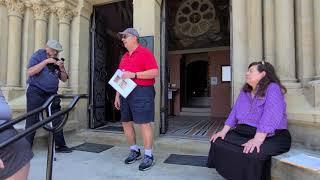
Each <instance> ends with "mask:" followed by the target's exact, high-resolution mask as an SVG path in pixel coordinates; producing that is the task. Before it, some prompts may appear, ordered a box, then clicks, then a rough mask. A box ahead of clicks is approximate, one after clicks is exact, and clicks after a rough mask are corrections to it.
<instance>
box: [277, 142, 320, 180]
mask: <svg viewBox="0 0 320 180" xmlns="http://www.w3.org/2000/svg"><path fill="white" fill-rule="evenodd" d="M299 154H306V155H310V156H312V157H316V158H320V152H319V151H310V150H309V149H305V148H303V147H293V148H291V150H290V151H289V152H288V153H285V154H281V155H279V156H275V157H273V158H272V167H271V172H272V173H271V174H272V179H273V180H302V179H305V180H319V179H320V170H313V169H310V168H308V167H304V166H303V165H301V164H299V163H291V164H288V163H287V162H286V161H285V160H284V158H288V157H292V156H295V155H299ZM318 165H319V164H318Z"/></svg>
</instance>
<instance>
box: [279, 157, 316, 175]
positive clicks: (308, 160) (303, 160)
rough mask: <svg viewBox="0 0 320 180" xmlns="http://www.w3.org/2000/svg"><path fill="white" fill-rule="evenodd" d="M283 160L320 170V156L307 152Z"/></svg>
mask: <svg viewBox="0 0 320 180" xmlns="http://www.w3.org/2000/svg"><path fill="white" fill-rule="evenodd" d="M281 161H283V162H285V163H288V164H292V165H295V166H299V167H302V168H307V169H311V170H314V171H318V170H320V158H317V157H314V156H310V155H307V154H298V155H294V156H290V157H287V158H283V159H281Z"/></svg>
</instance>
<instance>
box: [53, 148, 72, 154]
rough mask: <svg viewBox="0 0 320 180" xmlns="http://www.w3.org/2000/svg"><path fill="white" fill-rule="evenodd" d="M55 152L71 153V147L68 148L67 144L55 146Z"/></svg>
mask: <svg viewBox="0 0 320 180" xmlns="http://www.w3.org/2000/svg"><path fill="white" fill-rule="evenodd" d="M56 152H57V153H71V152H72V149H70V148H69V147H68V146H57V147H56Z"/></svg>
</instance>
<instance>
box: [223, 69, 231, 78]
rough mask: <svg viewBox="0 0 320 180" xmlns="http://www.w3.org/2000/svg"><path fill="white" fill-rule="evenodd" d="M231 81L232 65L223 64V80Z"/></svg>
mask: <svg viewBox="0 0 320 180" xmlns="http://www.w3.org/2000/svg"><path fill="white" fill-rule="evenodd" d="M225 81H231V67H230V66H222V82H225Z"/></svg>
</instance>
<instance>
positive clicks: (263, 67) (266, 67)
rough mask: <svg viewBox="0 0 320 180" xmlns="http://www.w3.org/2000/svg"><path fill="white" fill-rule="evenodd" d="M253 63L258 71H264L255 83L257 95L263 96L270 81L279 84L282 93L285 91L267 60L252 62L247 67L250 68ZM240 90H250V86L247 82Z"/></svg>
mask: <svg viewBox="0 0 320 180" xmlns="http://www.w3.org/2000/svg"><path fill="white" fill-rule="evenodd" d="M255 65H257V70H258V71H259V72H260V73H261V72H263V71H264V72H265V73H266V75H265V76H264V77H263V78H262V79H261V80H260V81H259V82H258V85H257V87H258V89H257V92H256V95H258V96H260V97H264V96H265V93H266V90H267V88H268V85H269V84H270V83H272V82H273V83H276V84H278V85H279V86H280V88H281V91H282V93H283V94H285V93H287V89H286V88H285V87H284V86H283V85H282V84H281V82H280V80H279V78H278V76H277V74H276V72H275V70H274V67H273V66H272V64H270V63H269V62H266V61H260V62H252V63H251V64H250V65H249V66H248V69H250V67H251V66H255ZM242 90H243V91H244V92H251V91H252V87H251V86H250V85H249V84H248V83H246V84H245V85H244V86H243V87H242Z"/></svg>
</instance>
